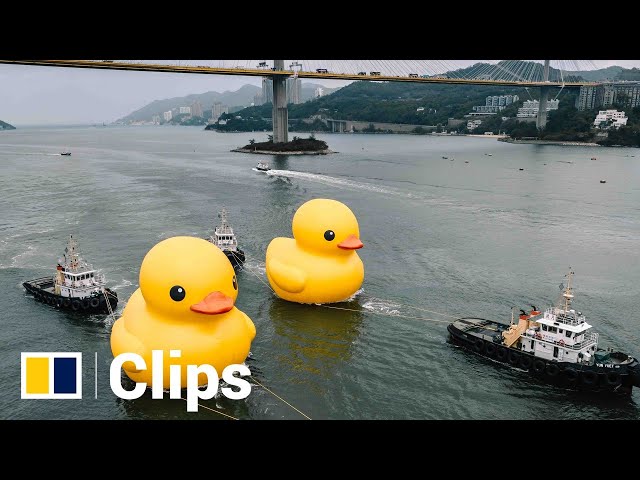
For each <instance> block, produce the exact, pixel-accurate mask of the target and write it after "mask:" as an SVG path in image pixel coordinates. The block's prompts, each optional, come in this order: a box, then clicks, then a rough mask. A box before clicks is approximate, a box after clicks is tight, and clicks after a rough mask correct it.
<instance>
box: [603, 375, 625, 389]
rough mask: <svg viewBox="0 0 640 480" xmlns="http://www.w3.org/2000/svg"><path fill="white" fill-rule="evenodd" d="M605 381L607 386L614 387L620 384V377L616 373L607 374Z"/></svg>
mask: <svg viewBox="0 0 640 480" xmlns="http://www.w3.org/2000/svg"><path fill="white" fill-rule="evenodd" d="M604 378H605V380H606V381H607V384H608V385H611V386H616V385H620V384H621V383H622V376H621V375H620V374H619V373H618V372H607V374H606V375H605V377H604Z"/></svg>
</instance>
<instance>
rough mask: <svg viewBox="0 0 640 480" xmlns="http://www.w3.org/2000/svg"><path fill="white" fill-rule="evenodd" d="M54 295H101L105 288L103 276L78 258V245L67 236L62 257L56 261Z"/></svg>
mask: <svg viewBox="0 0 640 480" xmlns="http://www.w3.org/2000/svg"><path fill="white" fill-rule="evenodd" d="M53 283H54V293H55V294H56V295H60V296H62V297H69V298H79V299H83V298H86V297H91V296H95V295H96V294H100V295H102V293H103V291H104V287H105V283H106V282H105V278H104V275H102V274H100V273H98V272H97V271H96V270H95V269H94V268H93V266H92V265H91V264H89V263H87V262H86V261H84V260H83V259H82V258H81V257H80V253H79V252H78V243H77V242H76V240H75V239H74V238H73V235H69V242H68V243H67V247H66V248H65V249H64V255H63V257H62V258H61V259H60V260H59V261H58V266H57V267H56V274H55V276H54V279H53Z"/></svg>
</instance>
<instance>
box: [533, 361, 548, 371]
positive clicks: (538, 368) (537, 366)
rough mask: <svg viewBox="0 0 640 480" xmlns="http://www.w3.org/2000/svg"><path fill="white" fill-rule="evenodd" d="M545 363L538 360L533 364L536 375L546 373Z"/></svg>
mask: <svg viewBox="0 0 640 480" xmlns="http://www.w3.org/2000/svg"><path fill="white" fill-rule="evenodd" d="M545 366H546V365H545V363H544V361H543V360H540V359H538V360H536V361H535V362H533V371H534V372H536V373H542V372H544V368H545Z"/></svg>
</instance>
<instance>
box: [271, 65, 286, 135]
mask: <svg viewBox="0 0 640 480" xmlns="http://www.w3.org/2000/svg"><path fill="white" fill-rule="evenodd" d="M273 67H274V68H273V69H274V70H284V60H274V61H273ZM271 78H272V79H273V112H272V116H271V118H272V120H273V143H283V142H288V141H289V110H288V109H287V77H286V76H284V75H273V76H272V77H271Z"/></svg>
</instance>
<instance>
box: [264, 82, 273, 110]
mask: <svg viewBox="0 0 640 480" xmlns="http://www.w3.org/2000/svg"><path fill="white" fill-rule="evenodd" d="M272 102H273V80H271V79H270V78H269V77H262V103H263V104H264V103H272Z"/></svg>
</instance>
